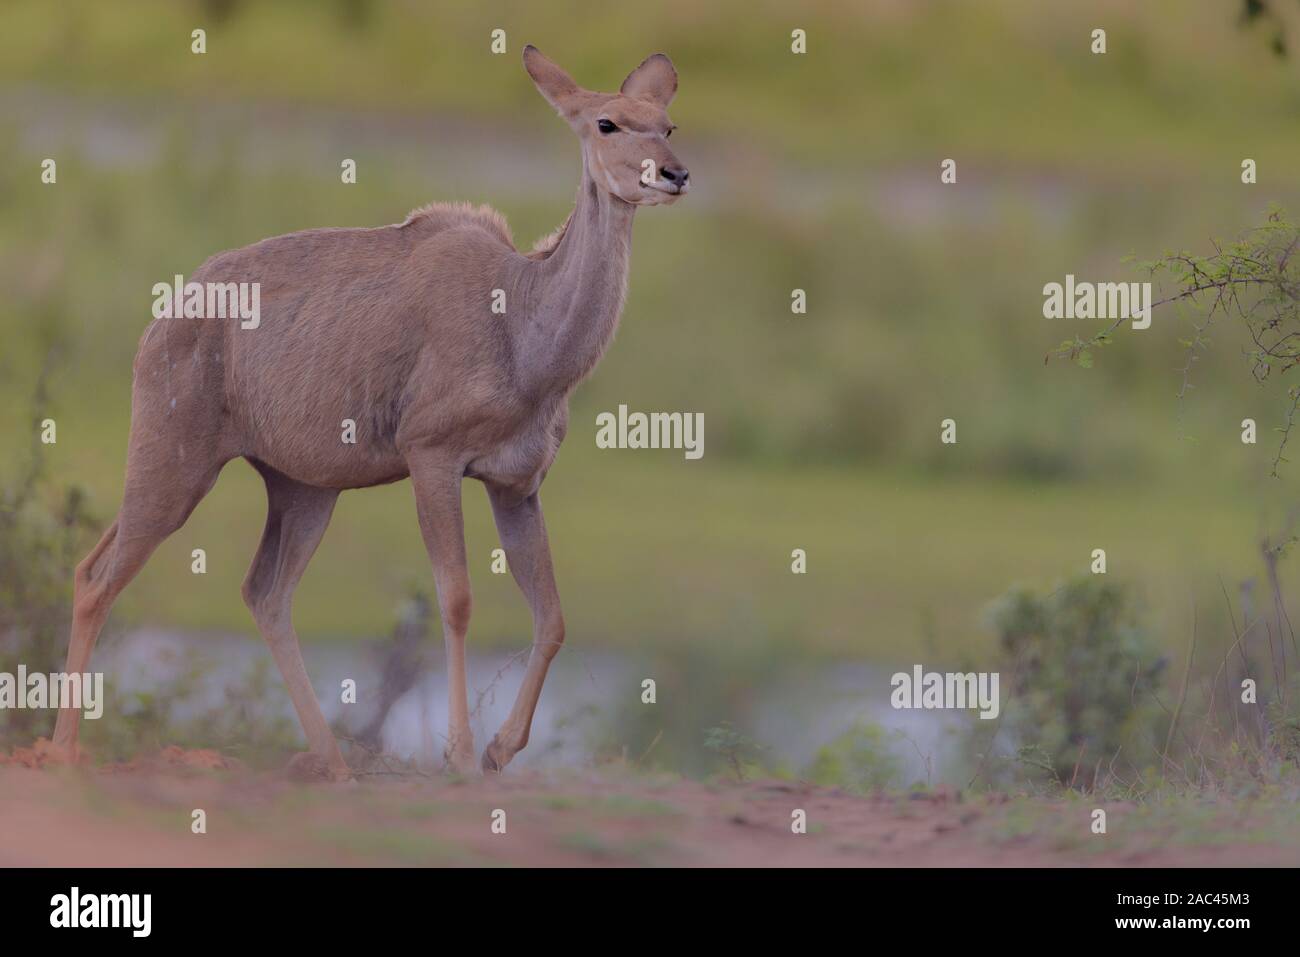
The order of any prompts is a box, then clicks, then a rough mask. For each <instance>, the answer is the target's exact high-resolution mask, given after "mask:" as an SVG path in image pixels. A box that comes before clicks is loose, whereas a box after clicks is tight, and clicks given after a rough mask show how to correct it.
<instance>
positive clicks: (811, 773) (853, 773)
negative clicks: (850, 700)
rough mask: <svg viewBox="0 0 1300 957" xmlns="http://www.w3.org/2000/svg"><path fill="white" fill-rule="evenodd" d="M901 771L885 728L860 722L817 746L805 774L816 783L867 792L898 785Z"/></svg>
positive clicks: (856, 791)
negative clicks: (830, 740)
mask: <svg viewBox="0 0 1300 957" xmlns="http://www.w3.org/2000/svg"><path fill="white" fill-rule="evenodd" d="M902 771H903V765H902V761H901V760H900V759H899V757H898V755H897V754H896V753H895V752H894V751H892V750H891V749H890V747H889V740H888V735H887V734H886V732H885V729H884V728H882V727H881V726H880V725H878V724H875V723H870V722H858V723H856V724H854V725H853V727H851V728H849V729H848V730H847V731H845V732H844V733H843V734H841V735H840V736H839V737H838V738H836V739H835V740H834V741H832V742H830V743H829V744H826V745H823V746H822V747H821V748H819V749H818V751H817V754H816V756H815V757H814V758H813V762H812V764H811V765H810V766H809V768H808V772H807V775H806V777H807V778H808V780H809V781H811V782H813V783H814V784H820V785H823V786H825V787H838V788H844V789H845V790H846V791H852V792H853V793H855V794H867V793H870V792H873V791H882V790H885V789H886V788H890V787H894V786H896V785H898V784H899V781H900V776H901V774H902Z"/></svg>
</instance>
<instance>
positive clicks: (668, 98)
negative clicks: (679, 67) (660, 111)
mask: <svg viewBox="0 0 1300 957" xmlns="http://www.w3.org/2000/svg"><path fill="white" fill-rule="evenodd" d="M618 92H620V93H622V94H623V95H624V96H635V97H637V98H639V99H642V100H649V101H650V102H652V103H658V104H659V105H660V106H663V107H666V106H668V104H669V103H671V102H672V101H673V96H675V95H676V93H677V71H676V70H675V69H673V61H672V60H670V59H668V57H666V56H664V55H663V54H662V53H654V54H651V55H650V56H648V57H646V58H645V60H644V61H643V62H642V63H641V65H640V66H639V67H637V68H636V69H635V70H633V71H632V72H631V73H629V74H628V75H627V79H626V80H624V81H623V85H622V86H620V87H619V88H618Z"/></svg>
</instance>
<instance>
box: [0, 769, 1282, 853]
mask: <svg viewBox="0 0 1300 957" xmlns="http://www.w3.org/2000/svg"><path fill="white" fill-rule="evenodd" d="M47 753H48V752H47V751H46V750H45V748H44V746H43V745H39V746H38V747H36V748H33V749H19V750H18V751H16V752H14V753H13V754H12V755H10V756H8V757H5V756H3V755H0V765H2V766H0V866H31V865H42V866H44V865H72V866H109V865H121V866H145V865H157V866H187V865H215V866H227V865H376V864H397V865H415V866H419V865H471V866H472V865H499V864H511V865H525V866H529V865H561V866H611V865H613V866H620V865H623V866H627V865H632V866H637V865H681V866H711V865H733V866H774V865H775V866H854V867H861V866H885V867H889V866H971V865H977V866H1042V865H1047V866H1052V865H1062V866H1079V865H1109V866H1115V865H1121V866H1192V865H1209V866H1213V865H1232V866H1243V865H1246V866H1251V865H1253V866H1295V865H1297V864H1300V833H1298V832H1297V828H1300V824H1297V823H1296V818H1297V815H1296V813H1295V806H1294V805H1293V804H1292V805H1285V806H1273V805H1255V804H1246V803H1242V802H1238V803H1234V804H1228V805H1214V804H1205V803H1200V802H1198V803H1194V804H1189V805H1188V806H1187V808H1186V809H1184V810H1183V811H1182V812H1179V811H1177V810H1176V809H1175V810H1174V811H1170V810H1168V809H1162V810H1161V811H1159V812H1158V813H1155V812H1152V811H1150V810H1149V809H1142V808H1137V807H1134V806H1132V805H1123V804H1109V805H1106V804H1102V805H1100V806H1103V807H1105V808H1106V810H1107V814H1108V828H1107V830H1108V833H1107V834H1105V835H1095V834H1092V833H1091V829H1090V823H1091V811H1092V809H1093V807H1094V804H1096V802H1095V801H1094V800H1093V799H1090V798H1081V799H1078V798H1077V799H1073V800H1060V799H1045V798H1037V797H1016V798H1009V797H1003V796H983V797H979V798H968V799H963V798H962V797H961V796H955V795H951V794H943V793H939V794H930V795H924V796H922V795H911V796H897V797H885V796H879V797H861V796H857V795H852V794H847V793H844V792H842V791H836V790H827V789H821V788H815V787H811V786H806V785H803V784H799V783H792V782H785V781H755V782H745V783H716V784H707V783H700V782H694V781H685V780H682V779H680V778H675V777H662V776H655V775H652V774H647V773H642V772H636V771H632V770H630V769H627V768H622V767H614V768H604V769H600V770H584V771H577V770H575V771H569V772H552V773H547V774H540V773H535V772H534V773H511V772H509V771H507V772H506V773H505V774H504V775H502V776H500V777H495V778H474V779H470V780H461V779H456V778H453V777H443V776H437V775H434V776H428V777H426V776H423V775H392V776H372V777H366V778H364V779H363V780H361V781H359V782H351V783H349V784H343V785H302V784H295V783H291V782H289V781H288V780H286V778H285V776H284V775H283V774H269V773H259V772H252V771H249V770H248V769H246V768H244V767H242V766H241V765H239V764H238V763H237V762H233V761H231V760H230V759H228V758H225V757H223V756H221V755H220V754H218V753H216V752H212V751H182V750H181V749H179V748H167V749H165V750H163V751H162V752H160V753H159V754H156V755H154V756H152V757H149V758H142V759H139V760H136V761H132V762H130V763H129V764H117V765H109V766H103V767H99V768H90V767H86V766H84V765H83V766H80V767H76V768H68V767H59V766H55V765H53V764H48V763H47V761H46V756H47ZM195 809H202V810H203V811H204V812H205V814H206V822H207V833H205V834H195V833H193V832H192V830H191V822H192V819H193V818H192V815H193V811H194V810H195ZM796 809H802V810H803V811H804V812H806V815H807V821H808V828H807V833H804V834H795V833H793V832H792V829H791V821H792V813H793V812H794V811H795V810H796ZM496 811H504V812H505V817H506V833H504V834H498V833H494V832H493V829H492V823H493V815H494V812H496ZM1279 822H1281V823H1279ZM1225 835H1227V836H1226V837H1225ZM1236 835H1240V837H1238V836H1236Z"/></svg>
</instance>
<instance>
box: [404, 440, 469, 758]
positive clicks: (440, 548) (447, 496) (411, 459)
mask: <svg viewBox="0 0 1300 957" xmlns="http://www.w3.org/2000/svg"><path fill="white" fill-rule="evenodd" d="M407 462H408V466H409V468H410V471H411V484H412V485H413V486H414V487H415V503H416V508H417V510H418V512H419V516H420V532H421V533H422V534H423V536H424V545H425V548H427V549H428V551H429V560H430V562H432V563H433V581H434V585H435V586H436V588H437V590H438V607H439V608H440V609H441V611H442V633H443V637H444V639H445V641H446V645H447V696H448V702H449V706H448V713H449V717H448V729H447V747H446V750H445V751H444V753H443V754H444V757H445V758H446V761H447V765H448V767H450V768H451V769H452V770H455V771H459V772H462V773H464V772H469V771H472V770H473V769H474V734H473V732H472V731H470V727H469V701H468V696H467V692H466V685H465V634H466V632H467V631H469V616H470V611H471V609H472V607H473V596H472V595H471V593H470V586H469V568H468V566H467V564H466V560H465V523H464V519H463V518H462V517H461V508H460V483H461V476H462V475H463V473H464V468H463V466H461V465H459V464H458V463H453V462H449V461H448V460H447V458H446V457H444V456H443V455H441V454H440V453H438V452H436V451H433V450H418V451H415V452H412V453H411V454H409V455H408V456H407Z"/></svg>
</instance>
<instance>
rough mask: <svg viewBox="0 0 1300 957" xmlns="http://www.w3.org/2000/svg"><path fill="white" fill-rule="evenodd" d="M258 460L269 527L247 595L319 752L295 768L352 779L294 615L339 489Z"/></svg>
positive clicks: (311, 743)
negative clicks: (323, 486) (324, 710)
mask: <svg viewBox="0 0 1300 957" xmlns="http://www.w3.org/2000/svg"><path fill="white" fill-rule="evenodd" d="M253 464H254V466H255V467H256V468H257V470H258V471H259V472H261V473H262V478H263V479H265V481H266V498H267V513H266V529H265V530H264V531H263V533H262V543H261V545H259V546H258V549H257V555H256V556H255V557H254V558H253V564H252V566H251V567H250V568H249V570H248V576H247V577H246V578H245V579H244V587H243V594H244V601H245V602H246V603H247V604H248V607H249V609H250V610H251V611H252V613H253V618H254V620H256V622H257V627H258V628H259V629H260V630H261V632H262V637H263V638H265V639H266V643H267V644H268V645H269V646H270V647H271V655H272V656H273V657H274V658H275V663H276V665H277V666H278V667H279V669H280V675H281V676H282V677H283V678H284V683H285V686H286V687H287V688H288V690H289V697H290V698H291V699H292V700H293V707H294V710H295V711H297V712H298V720H299V721H300V722H302V729H303V731H304V732H305V733H306V735H307V743H308V745H309V746H310V747H311V754H312V755H313V756H314V757H313V758H311V759H309V760H300V759H295V763H294V765H293V769H294V770H296V771H297V772H299V773H300V774H301V775H302V776H304V777H317V776H319V777H331V778H334V779H335V780H342V779H346V778H348V777H350V773H349V771H348V766H347V763H346V762H345V761H344V760H343V755H342V753H341V752H340V751H339V746H338V742H337V741H335V740H334V734H333V732H331V731H330V728H329V724H328V723H326V721H325V715H324V714H322V713H321V709H320V702H319V701H317V700H316V692H315V691H314V690H313V689H312V686H311V679H310V678H308V677H307V668H306V666H305V665H304V664H303V660H302V649H301V648H300V647H299V645H298V635H297V634H296V633H295V632H294V630H293V622H292V620H291V610H292V604H293V591H294V588H295V587H297V585H298V581H299V579H301V578H302V573H303V572H304V571H306V570H307V563H308V562H309V561H311V557H312V555H313V554H314V553H315V551H316V546H317V545H319V544H320V540H321V537H322V536H323V535H324V534H325V528H326V526H328V525H329V521H330V516H331V515H332V514H333V512H334V503H335V502H336V501H337V500H338V495H339V493H338V492H337V491H336V490H334V489H321V488H314V487H312V486H310V485H303V484H302V483H301V482H296V481H294V480H293V479H291V478H288V477H287V476H285V475H282V474H281V473H279V472H277V471H275V470H274V469H272V468H270V467H269V466H265V465H262V464H261V463H256V462H255V463H253Z"/></svg>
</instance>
